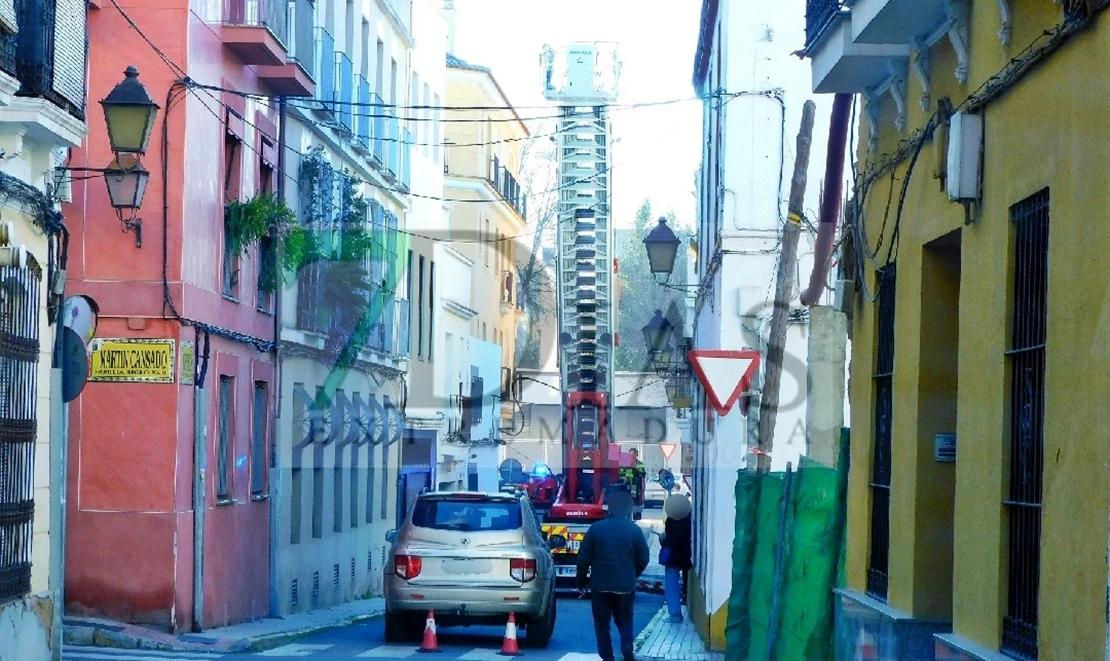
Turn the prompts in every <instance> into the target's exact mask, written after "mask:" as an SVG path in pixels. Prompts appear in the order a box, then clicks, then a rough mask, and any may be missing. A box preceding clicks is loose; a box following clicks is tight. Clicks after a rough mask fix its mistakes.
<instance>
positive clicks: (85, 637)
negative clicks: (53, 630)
mask: <svg viewBox="0 0 1110 661" xmlns="http://www.w3.org/2000/svg"><path fill="white" fill-rule="evenodd" d="M383 615H384V611H383V612H378V613H370V614H366V615H356V616H354V617H349V618H346V619H344V620H342V621H339V622H329V623H327V624H319V625H313V626H307V627H302V628H299V629H296V630H293V631H283V632H280V633H274V634H268V635H263V636H257V637H254V638H250V639H246V640H230V639H219V638H217V639H210V640H203V641H201V640H196V641H190V640H182V638H181V636H174V635H172V634H167V633H162V632H158V631H153V630H152V631H150V632H149V634H147V635H143V634H140V633H137V632H135V631H134V629H136V628H138V627H133V626H128V625H115V626H113V625H110V624H98V623H94V624H83V623H82V624H68V625H63V629H62V641H63V643H64V644H66V645H75V646H83V647H106V648H114V649H126V650H147V651H154V652H220V653H225V654H242V653H255V652H264V651H267V650H271V649H274V648H276V647H281V646H282V645H286V644H288V643H290V642H292V641H294V640H296V639H298V638H303V637H304V636H308V635H312V634H316V633H324V632H327V631H334V630H336V629H342V628H344V627H348V626H352V625H355V624H362V623H364V622H369V621H371V620H375V619H377V618H380V617H382V616H383ZM143 633H146V632H143ZM181 635H182V636H191V635H195V634H181ZM159 639H161V640H159Z"/></svg>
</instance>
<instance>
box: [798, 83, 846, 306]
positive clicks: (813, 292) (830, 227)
mask: <svg viewBox="0 0 1110 661" xmlns="http://www.w3.org/2000/svg"><path fill="white" fill-rule="evenodd" d="M851 111H852V95H851V94H837V95H836V97H835V99H834V100H833V109H832V118H831V120H830V122H829V124H830V125H829V145H828V151H827V157H826V160H825V195H824V198H823V199H822V200H821V216H820V220H819V222H818V226H817V244H816V246H815V247H814V252H813V273H812V274H811V275H810V276H809V288H808V289H806V290H805V291H804V292H802V296H801V301H802V305H806V306H813V305H816V304H817V302H818V301H819V300H821V294H823V293H824V291H825V279H826V277H827V276H828V264H829V260H830V258H831V257H832V251H833V242H834V240H835V239H836V221H837V219H838V218H839V217H840V203H841V196H842V194H843V189H844V154H845V150H846V144H847V142H848V122H849V119H850V116H851Z"/></svg>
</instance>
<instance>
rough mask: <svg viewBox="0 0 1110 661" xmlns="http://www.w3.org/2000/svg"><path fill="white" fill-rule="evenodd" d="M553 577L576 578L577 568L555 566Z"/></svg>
mask: <svg viewBox="0 0 1110 661" xmlns="http://www.w3.org/2000/svg"><path fill="white" fill-rule="evenodd" d="M555 575H556V576H577V575H578V567H575V566H573V565H556V566H555Z"/></svg>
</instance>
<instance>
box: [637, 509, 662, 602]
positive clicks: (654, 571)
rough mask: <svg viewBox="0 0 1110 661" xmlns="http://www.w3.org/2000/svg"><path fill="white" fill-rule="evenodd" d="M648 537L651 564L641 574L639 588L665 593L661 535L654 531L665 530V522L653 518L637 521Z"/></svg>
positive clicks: (660, 531)
mask: <svg viewBox="0 0 1110 661" xmlns="http://www.w3.org/2000/svg"><path fill="white" fill-rule="evenodd" d="M637 523H638V524H639V526H640V529H641V530H643V532H644V537H645V538H646V539H647V543H648V550H649V552H650V555H649V557H650V558H651V562H650V564H648V566H647V569H645V570H644V573H643V575H641V576H640V581H639V585H638V588H639V589H640V590H641V591H644V592H654V593H657V594H663V576H664V571H663V566H662V565H660V564H659V535H658V534H652V533H662V532H663V522H662V521H653V520H640V521H638V522H637Z"/></svg>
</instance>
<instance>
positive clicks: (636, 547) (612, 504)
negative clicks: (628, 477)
mask: <svg viewBox="0 0 1110 661" xmlns="http://www.w3.org/2000/svg"><path fill="white" fill-rule="evenodd" d="M632 510H633V505H632V496H631V495H629V494H628V492H626V491H615V492H613V493H612V496H611V498H610V500H609V517H608V518H606V519H602V520H601V521H598V522H597V523H595V524H593V525H591V526H590V529H589V530H588V531H586V536H585V538H584V539H583V540H582V545H581V547H579V549H578V591H579V593H585V591H586V586H587V585H589V588H590V602H591V606H592V608H593V615H594V634H595V635H596V636H597V653H598V656H600V657H601V661H615V658H614V656H613V638H612V635H611V634H610V631H609V626H610V625H609V623H610V622H611V621H613V622H616V624H617V631H618V632H619V633H620V639H621V656H622V658H623V661H635V656H634V653H633V645H634V643H635V631H634V630H633V627H632V606H633V602H634V600H635V598H636V579H638V578H639V577H640V575H641V574H643V573H644V570H645V569H647V566H648V562H649V561H650V559H651V552H650V551H649V550H648V545H647V541H646V540H644V533H643V532H642V531H641V530H640V527H639V526H637V525H636V524H635V523H633V522H632Z"/></svg>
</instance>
